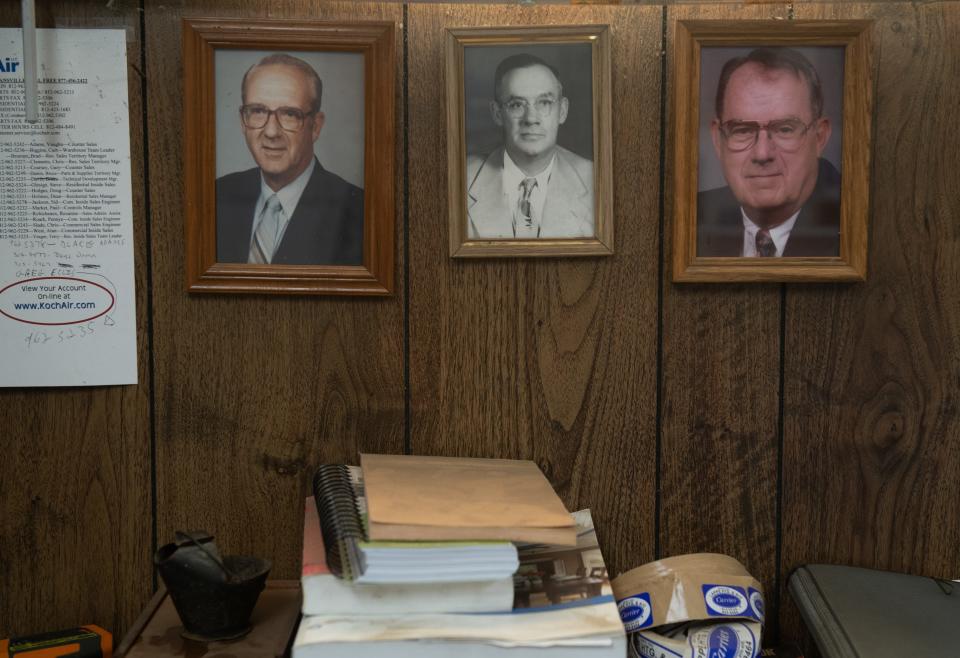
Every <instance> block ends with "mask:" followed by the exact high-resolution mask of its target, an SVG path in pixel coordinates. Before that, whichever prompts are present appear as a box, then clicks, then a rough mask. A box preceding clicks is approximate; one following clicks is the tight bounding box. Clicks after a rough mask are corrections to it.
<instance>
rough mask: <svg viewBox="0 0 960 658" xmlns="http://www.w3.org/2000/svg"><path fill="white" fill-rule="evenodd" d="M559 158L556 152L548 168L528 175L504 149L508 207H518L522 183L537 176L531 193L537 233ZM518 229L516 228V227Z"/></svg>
mask: <svg viewBox="0 0 960 658" xmlns="http://www.w3.org/2000/svg"><path fill="white" fill-rule="evenodd" d="M556 160H557V154H556V153H554V154H553V157H551V158H550V164H548V165H547V167H546V169H544V170H543V171H541V172H540V173H539V174H537V175H536V176H527V175H526V174H525V173H523V171H522V170H521V169H520V167H518V166H517V165H516V163H514V161H513V160H511V159H510V154H509V153H507V151H506V149H504V151H503V193H504V194H506V195H507V207H508V208H516V207H517V205H518V204H519V203H520V196H521V194H522V191H521V185H520V184H521V183H522V182H523V181H524V179H526V178H536V179H537V184H536V186H534V188H533V192H531V193H530V199H529V201H530V215H531V216H532V217H533V226H534V228H535V229H536V233H537V235H539V234H540V221H541V219H542V218H543V206H544V204H546V202H547V183H549V182H550V174H551V173H552V172H553V164H554V163H555V162H556ZM514 231H516V228H514Z"/></svg>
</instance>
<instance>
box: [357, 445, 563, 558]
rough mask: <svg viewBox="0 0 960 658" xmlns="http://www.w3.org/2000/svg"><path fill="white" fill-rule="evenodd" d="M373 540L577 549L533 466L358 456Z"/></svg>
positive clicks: (502, 461) (556, 502)
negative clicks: (500, 542)
mask: <svg viewBox="0 0 960 658" xmlns="http://www.w3.org/2000/svg"><path fill="white" fill-rule="evenodd" d="M360 465H361V467H362V469H363V485H364V489H365V493H366V497H367V513H368V521H369V528H368V529H369V537H370V539H371V540H375V541H376V540H401V541H451V540H452V541H456V540H510V541H517V542H531V543H544V544H558V545H561V546H575V545H576V543H577V536H576V525H575V524H574V521H573V517H572V516H571V515H570V513H569V512H567V510H566V508H565V507H564V506H563V502H562V501H561V500H560V498H559V497H558V496H557V494H556V492H555V491H554V490H553V487H551V486H550V483H549V482H548V481H547V478H546V477H544V475H543V473H542V472H540V469H539V468H538V467H537V465H536V464H534V463H533V462H532V461H519V460H511V459H473V458H464V457H421V456H413V455H361V456H360Z"/></svg>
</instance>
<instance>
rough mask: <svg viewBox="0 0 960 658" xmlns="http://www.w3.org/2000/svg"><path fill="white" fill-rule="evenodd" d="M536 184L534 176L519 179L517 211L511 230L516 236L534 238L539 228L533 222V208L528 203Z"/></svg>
mask: <svg viewBox="0 0 960 658" xmlns="http://www.w3.org/2000/svg"><path fill="white" fill-rule="evenodd" d="M536 186H537V179H536V178H524V179H523V180H522V181H520V188H521V193H520V198H519V199H518V201H517V212H516V216H515V221H514V229H513V232H514V234H515V235H516V237H518V238H535V237H537V235H538V233H539V232H540V228H539V227H538V226H536V225H535V224H534V223H533V208H532V207H531V204H530V195H531V194H533V190H534V188H535V187H536Z"/></svg>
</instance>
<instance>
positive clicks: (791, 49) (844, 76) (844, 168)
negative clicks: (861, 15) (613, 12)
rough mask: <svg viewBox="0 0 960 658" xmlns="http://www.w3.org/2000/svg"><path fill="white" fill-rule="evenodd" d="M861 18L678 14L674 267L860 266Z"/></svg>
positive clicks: (733, 274) (792, 275)
mask: <svg viewBox="0 0 960 658" xmlns="http://www.w3.org/2000/svg"><path fill="white" fill-rule="evenodd" d="M866 25H867V24H866V23H864V22H850V23H841V24H836V23H830V24H829V26H827V27H824V25H823V24H819V23H816V22H804V23H800V24H798V25H792V24H791V25H788V26H784V25H783V22H782V21H781V22H778V23H777V27H776V30H774V29H773V28H772V27H769V26H768V24H765V23H762V22H761V23H756V24H754V23H722V24H717V23H710V22H694V23H681V24H680V25H679V26H678V28H677V33H678V37H677V41H676V51H675V59H676V61H677V65H678V67H679V68H681V69H683V70H682V71H678V72H677V81H676V85H675V92H676V95H675V97H676V103H675V107H676V108H677V111H676V113H675V121H676V124H675V125H676V135H677V139H676V153H675V156H676V166H675V171H676V195H675V204H676V212H675V222H676V225H675V236H676V239H675V241H674V279H675V280H677V281H725V280H736V281H796V280H862V279H863V278H864V276H865V273H866V245H867V243H866V222H867V210H868V203H867V197H866V193H867V187H868V180H867V179H868V176H867V171H868V166H867V165H868V160H869V126H870V119H869V111H870V110H869V107H870V98H869V93H868V91H867V90H866V87H868V85H866V81H867V74H868V67H867V66H866V64H865V60H866V58H867V57H868V45H867V43H866V38H867V37H866V35H867V32H866V31H865V30H866ZM695 72H698V73H699V78H697V76H696V75H695V74H694V73H695Z"/></svg>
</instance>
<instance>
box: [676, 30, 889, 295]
mask: <svg viewBox="0 0 960 658" xmlns="http://www.w3.org/2000/svg"><path fill="white" fill-rule="evenodd" d="M871 24H872V22H871V21H779V20H778V21H772V20H767V21H678V22H677V23H676V25H675V34H674V48H673V76H672V84H673V94H672V98H673V107H672V112H673V134H672V139H673V146H674V148H673V153H674V162H673V167H672V169H673V191H674V193H673V203H674V212H673V221H674V227H673V228H674V232H673V236H674V237H673V280H674V281H676V282H724V281H863V280H865V278H866V273H867V218H868V215H869V205H870V204H869V190H870V186H869V183H870V181H869V177H870V125H871V112H872V88H871V84H870V59H871V48H870V26H871ZM712 46H742V47H762V46H768V47H775V46H788V47H802V46H841V47H843V49H844V51H843V85H842V86H843V93H842V96H843V98H842V152H841V165H842V166H841V169H842V180H841V183H840V237H839V255H838V256H835V257H834V256H821V257H812V256H804V257H780V258H744V257H715V256H714V257H707V256H698V255H697V229H698V226H697V193H698V175H699V174H698V167H699V141H698V140H699V132H700V116H699V114H700V107H701V102H700V75H701V49H702V48H704V47H712Z"/></svg>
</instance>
